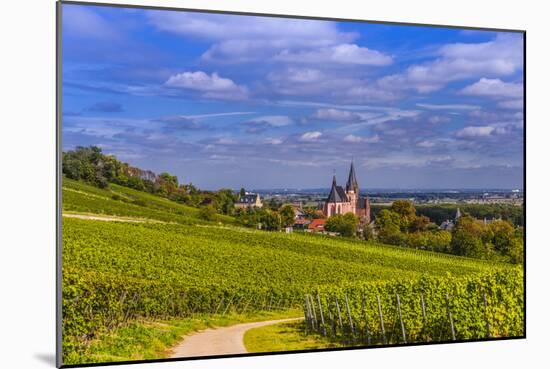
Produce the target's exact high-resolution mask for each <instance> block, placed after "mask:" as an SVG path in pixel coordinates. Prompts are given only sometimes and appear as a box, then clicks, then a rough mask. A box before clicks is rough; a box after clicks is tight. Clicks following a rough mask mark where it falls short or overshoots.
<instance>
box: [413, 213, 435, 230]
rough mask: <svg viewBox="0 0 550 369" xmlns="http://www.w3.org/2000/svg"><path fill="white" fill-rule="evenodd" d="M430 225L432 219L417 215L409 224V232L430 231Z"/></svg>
mask: <svg viewBox="0 0 550 369" xmlns="http://www.w3.org/2000/svg"><path fill="white" fill-rule="evenodd" d="M429 224H430V218H428V217H427V216H424V215H415V216H414V217H412V219H411V223H410V224H409V230H410V231H411V232H423V231H425V230H426V229H428V225H429Z"/></svg>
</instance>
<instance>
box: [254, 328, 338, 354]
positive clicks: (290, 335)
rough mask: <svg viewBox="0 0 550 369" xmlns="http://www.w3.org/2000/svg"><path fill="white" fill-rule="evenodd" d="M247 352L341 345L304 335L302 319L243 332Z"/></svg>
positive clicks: (309, 348) (324, 338)
mask: <svg viewBox="0 0 550 369" xmlns="http://www.w3.org/2000/svg"><path fill="white" fill-rule="evenodd" d="M244 345H245V347H246V349H247V350H248V352H274V351H295V350H313V349H322V348H331V347H341V346H342V345H341V344H340V343H339V342H335V341H331V340H330V339H329V338H326V337H322V336H319V335H306V334H305V331H304V322H303V321H294V322H285V323H280V324H273V325H268V326H265V327H259V328H253V329H250V330H248V331H246V333H245V334H244Z"/></svg>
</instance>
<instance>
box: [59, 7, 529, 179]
mask: <svg viewBox="0 0 550 369" xmlns="http://www.w3.org/2000/svg"><path fill="white" fill-rule="evenodd" d="M62 48H63V76H62V78H63V129H62V134H63V149H64V150H69V149H72V148H74V147H75V146H78V145H92V144H93V145H98V146H100V147H102V148H103V150H104V152H106V153H109V154H114V155H116V156H117V157H118V158H119V159H121V160H124V161H127V162H129V163H130V164H132V165H134V166H138V167H141V168H143V169H150V170H153V171H155V172H161V171H168V172H170V173H173V174H176V175H177V176H178V178H179V179H180V182H185V183H188V182H192V183H194V184H196V185H198V186H199V187H201V188H205V189H217V188H221V187H229V188H240V187H241V186H244V187H246V188H256V189H258V188H284V187H290V188H319V187H328V186H330V183H331V179H332V174H333V172H336V175H337V177H338V179H339V182H344V181H345V179H346V178H345V177H346V174H347V170H348V168H349V163H350V161H351V160H352V159H353V160H354V162H355V165H356V170H357V176H358V180H359V184H360V186H361V188H365V189H373V188H403V189H406V188H522V183H523V113H522V112H523V67H524V66H523V39H522V35H521V34H518V33H504V32H500V33H496V32H489V31H471V30H460V29H446V28H434V27H416V26H398V25H382V24H369V23H357V22H332V21H330V22H329V21H318V20H297V19H284V18H271V17H250V16H237V15H225V14H224V15H220V14H201V13H185V12H171V11H160V10H138V9H124V8H110V7H94V6H86V5H74V4H65V5H63V45H62Z"/></svg>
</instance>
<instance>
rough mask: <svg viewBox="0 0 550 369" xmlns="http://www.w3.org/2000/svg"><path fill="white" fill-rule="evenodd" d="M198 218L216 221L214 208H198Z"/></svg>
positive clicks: (209, 206) (210, 206) (208, 206)
mask: <svg viewBox="0 0 550 369" xmlns="http://www.w3.org/2000/svg"><path fill="white" fill-rule="evenodd" d="M199 218H201V219H204V220H208V221H212V220H214V219H216V208H214V206H212V205H206V206H203V207H202V208H200V210H199Z"/></svg>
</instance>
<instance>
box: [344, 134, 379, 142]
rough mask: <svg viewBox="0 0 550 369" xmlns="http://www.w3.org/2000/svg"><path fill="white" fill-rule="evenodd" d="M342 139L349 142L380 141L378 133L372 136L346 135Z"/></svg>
mask: <svg viewBox="0 0 550 369" xmlns="http://www.w3.org/2000/svg"><path fill="white" fill-rule="evenodd" d="M344 141H345V142H349V143H376V142H380V137H379V136H378V135H375V136H372V137H361V136H355V135H347V136H346V137H344Z"/></svg>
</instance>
